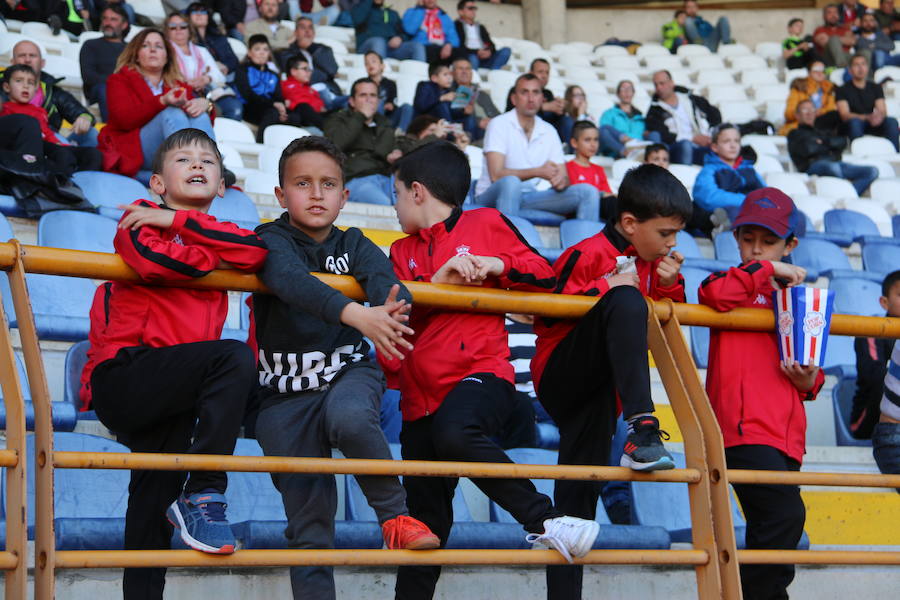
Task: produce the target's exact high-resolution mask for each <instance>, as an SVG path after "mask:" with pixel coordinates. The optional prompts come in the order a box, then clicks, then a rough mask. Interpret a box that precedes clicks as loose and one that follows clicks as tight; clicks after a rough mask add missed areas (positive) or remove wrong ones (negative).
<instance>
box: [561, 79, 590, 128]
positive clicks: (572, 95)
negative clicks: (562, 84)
mask: <svg viewBox="0 0 900 600" xmlns="http://www.w3.org/2000/svg"><path fill="white" fill-rule="evenodd" d="M563 102H565V103H566V114H567V115H569V117H571V119H572V120H573V121H574V122H576V123H577V122H578V121H591V122H592V123H596V122H597V119H596V117H594V115H592V114H591V113H589V112H588V101H587V94H585V93H584V89H582V87H581V86H580V85H570V86H568V87H567V88H566V91H565V93H563Z"/></svg>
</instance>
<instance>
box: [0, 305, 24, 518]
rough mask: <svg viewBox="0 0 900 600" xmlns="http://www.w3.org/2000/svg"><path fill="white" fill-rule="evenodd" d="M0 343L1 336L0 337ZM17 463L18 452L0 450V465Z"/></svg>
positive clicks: (0, 309) (7, 434)
mask: <svg viewBox="0 0 900 600" xmlns="http://www.w3.org/2000/svg"><path fill="white" fill-rule="evenodd" d="M2 310H3V309H2V307H0V311H2ZM2 315H3V312H0V317H2ZM0 343H2V338H0ZM3 368H4V369H5V368H6V365H5V364H4V366H3ZM16 375H18V373H16ZM3 394H4V396H5V395H6V392H5V391H4V392H3ZM6 414H9V413H6ZM6 422H7V423H9V417H7V420H6ZM6 440H7V444H9V425H7V427H6ZM9 445H12V444H9ZM18 464H19V453H18V452H16V451H15V450H0V467H15V466H17V465H18ZM7 508H8V507H7Z"/></svg>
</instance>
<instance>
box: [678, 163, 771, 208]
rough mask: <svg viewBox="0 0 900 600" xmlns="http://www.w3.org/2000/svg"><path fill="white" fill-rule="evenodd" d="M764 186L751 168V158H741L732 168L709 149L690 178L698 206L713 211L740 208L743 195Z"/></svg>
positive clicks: (758, 175) (757, 174)
mask: <svg viewBox="0 0 900 600" xmlns="http://www.w3.org/2000/svg"><path fill="white" fill-rule="evenodd" d="M765 186H766V182H765V181H763V178H762V177H761V176H760V174H759V173H757V172H756V170H755V169H754V168H753V161H750V160H741V161H740V162H739V163H738V165H737V167H732V166H730V165H728V164H727V163H725V161H723V160H722V159H721V158H719V157H718V155H716V154H714V153H713V152H710V153H709V154H707V155H706V159H705V160H704V165H703V169H701V170H700V173H699V174H698V175H697V179H696V180H695V181H694V190H693V194H692V195H693V197H694V202H696V203H697V204H698V205H699V206H700V207H701V208H704V209H706V210H708V211H713V210H715V209H717V208H726V207H731V206H733V207H740V206H741V204H742V203H743V202H744V197H745V196H746V195H747V194H749V193H750V192H752V191H753V190H756V189H759V188H761V187H765Z"/></svg>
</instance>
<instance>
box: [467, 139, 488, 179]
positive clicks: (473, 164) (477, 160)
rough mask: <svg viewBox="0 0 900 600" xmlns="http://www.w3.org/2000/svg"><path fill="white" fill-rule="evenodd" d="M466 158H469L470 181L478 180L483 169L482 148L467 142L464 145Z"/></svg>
mask: <svg viewBox="0 0 900 600" xmlns="http://www.w3.org/2000/svg"><path fill="white" fill-rule="evenodd" d="M465 152H466V158H468V159H469V170H470V171H471V172H472V181H478V179H479V178H480V177H481V172H482V171H483V170H484V150H482V149H481V148H479V147H478V146H475V145H474V144H469V145H468V146H466V150H465Z"/></svg>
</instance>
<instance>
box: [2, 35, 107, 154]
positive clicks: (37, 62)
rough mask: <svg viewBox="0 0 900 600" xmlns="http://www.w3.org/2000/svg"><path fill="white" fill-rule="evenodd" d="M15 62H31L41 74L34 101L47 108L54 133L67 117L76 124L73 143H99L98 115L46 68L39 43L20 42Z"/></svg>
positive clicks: (29, 63)
mask: <svg viewBox="0 0 900 600" xmlns="http://www.w3.org/2000/svg"><path fill="white" fill-rule="evenodd" d="M12 64H14V65H27V66H29V67H31V70H32V71H34V72H35V73H36V74H37V78H38V89H37V90H36V91H35V93H34V94H33V96H32V98H31V100H30V102H31V104H34V105H36V106H39V107H41V108H43V109H44V110H45V111H46V113H47V119H48V121H49V125H50V128H51V129H52V130H53V131H54V132H56V133H59V130H60V128H61V127H62V123H63V119H65V120H66V121H68V122H69V123H71V124H72V131H71V133H70V134H69V136H68V138H67V140H68V141H69V142H71V143H73V144H77V145H79V146H85V147H96V146H97V130H96V129H94V121H95V119H94V116H93V115H92V114H91V112H90V111H89V110H88V109H87V107H85V106H83V105H82V104H81V103H80V102H79V101H78V100H76V99H75V96H73V95H72V94H70V93H69V92H67V91H65V90H64V89H62V88H61V87H59V85H57V84H58V83H59V82H60V81H62V78H60V79H57V78H56V77H53V76H52V75H50V74H49V73H46V72H44V71H43V69H44V58H43V56H41V49H40V48H39V47H38V46H37V44H35V43H34V42H31V41H28V40H22V41H20V42H18V43H17V44H16V45H15V46H13V48H12ZM2 99H3V98H2V97H0V100H2Z"/></svg>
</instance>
